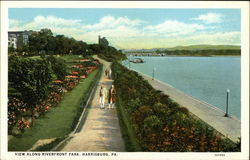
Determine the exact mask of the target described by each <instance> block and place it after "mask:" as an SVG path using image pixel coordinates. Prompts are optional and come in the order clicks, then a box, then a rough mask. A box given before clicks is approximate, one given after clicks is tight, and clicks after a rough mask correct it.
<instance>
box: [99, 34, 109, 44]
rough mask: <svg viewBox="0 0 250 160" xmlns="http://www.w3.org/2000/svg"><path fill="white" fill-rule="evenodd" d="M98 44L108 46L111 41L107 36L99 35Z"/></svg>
mask: <svg viewBox="0 0 250 160" xmlns="http://www.w3.org/2000/svg"><path fill="white" fill-rule="evenodd" d="M98 44H99V45H104V46H108V45H109V42H108V40H107V39H106V38H105V37H102V38H101V36H98Z"/></svg>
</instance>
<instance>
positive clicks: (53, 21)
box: [24, 16, 81, 29]
mask: <svg viewBox="0 0 250 160" xmlns="http://www.w3.org/2000/svg"><path fill="white" fill-rule="evenodd" d="M80 22H81V20H72V19H63V18H58V17H54V16H47V17H44V16H36V17H35V18H34V20H33V21H32V22H31V23H28V24H26V25H25V26H24V27H25V28H29V29H32V28H41V27H42V28H44V27H47V28H55V27H60V28H63V27H69V26H79V25H80Z"/></svg>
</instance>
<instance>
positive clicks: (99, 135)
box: [62, 56, 125, 152]
mask: <svg viewBox="0 0 250 160" xmlns="http://www.w3.org/2000/svg"><path fill="white" fill-rule="evenodd" d="M95 58H97V57H96V56H95ZM97 59H98V58H97ZM99 60H100V62H101V63H103V64H104V69H105V68H109V67H110V63H108V62H106V61H104V60H102V59H99ZM112 82H113V80H110V79H108V78H107V77H106V76H105V75H104V73H103V74H102V76H101V79H100V83H102V84H104V86H105V87H106V89H107V90H108V89H109V88H110V86H111V84H112ZM99 89H100V85H99V86H98V87H97V90H96V93H95V94H94V99H93V101H92V103H91V107H90V109H89V113H88V115H87V118H86V121H85V124H84V126H83V128H82V130H81V131H80V132H78V133H76V134H74V135H73V138H72V139H71V140H70V141H69V142H68V143H67V144H66V146H65V147H64V148H63V149H62V150H63V151H116V152H123V151H124V152H125V145H124V142H123V139H122V136H121V131H120V127H119V122H118V117H117V112H116V109H100V108H99V94H98V93H99Z"/></svg>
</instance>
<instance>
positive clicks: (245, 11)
mask: <svg viewBox="0 0 250 160" xmlns="http://www.w3.org/2000/svg"><path fill="white" fill-rule="evenodd" d="M24 7H25V8H213V9H215V8H239V9H241V44H242V55H241V85H242V86H241V102H242V103H241V105H242V110H241V123H242V127H241V128H242V129H241V133H242V147H241V150H242V151H241V152H240V153H231V152H229V153H225V156H221V157H220V156H215V154H216V153H209V152H208V153H194V152H191V153H186V152H185V153H181V152H175V153H170V152H167V153H157V152H136V153H127V152H121V153H117V154H118V156H117V157H91V156H85V157H82V156H80V157H70V156H65V157H59V156H58V157H53V156H50V157H48V156H43V157H42V156H26V157H20V156H15V153H16V152H7V139H8V137H7V114H6V113H7V92H6V91H7V89H8V88H7V82H8V79H7V72H8V68H7V66H8V64H7V59H8V57H7V46H8V41H7V37H8V36H7V31H8V23H7V22H8V8H24ZM0 113H1V132H0V134H1V135H0V136H1V140H0V142H1V146H0V148H1V152H0V154H1V157H0V159H7V160H9V159H39V158H41V159H69V158H70V159H73V158H74V159H124V160H127V159H134V160H139V159H143V160H147V159H178V160H179V159H216V160H218V159H219V160H221V159H222V160H229V159H239V160H244V159H248V158H249V2H248V1H198V2H197V1H62V2H58V1H1V112H0Z"/></svg>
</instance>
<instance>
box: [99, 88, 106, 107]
mask: <svg viewBox="0 0 250 160" xmlns="http://www.w3.org/2000/svg"><path fill="white" fill-rule="evenodd" d="M106 95H107V90H106V88H105V87H104V86H103V85H101V88H100V92H99V96H100V100H99V103H100V108H101V109H103V108H104V105H105V98H106Z"/></svg>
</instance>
